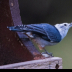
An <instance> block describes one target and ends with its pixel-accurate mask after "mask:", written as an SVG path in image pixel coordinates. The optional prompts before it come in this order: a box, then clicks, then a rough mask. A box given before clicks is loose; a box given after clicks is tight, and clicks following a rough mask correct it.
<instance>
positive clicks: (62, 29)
mask: <svg viewBox="0 0 72 72" xmlns="http://www.w3.org/2000/svg"><path fill="white" fill-rule="evenodd" d="M55 27H56V28H57V29H58V30H59V32H60V34H61V36H62V39H63V38H64V37H65V36H66V35H67V32H68V30H69V29H70V28H71V27H72V23H61V24H56V25H55Z"/></svg>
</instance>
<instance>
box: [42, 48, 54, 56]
mask: <svg viewBox="0 0 72 72" xmlns="http://www.w3.org/2000/svg"><path fill="white" fill-rule="evenodd" d="M44 50H45V52H43V53H42V54H47V55H48V56H49V57H54V56H53V53H49V52H47V51H46V49H44Z"/></svg>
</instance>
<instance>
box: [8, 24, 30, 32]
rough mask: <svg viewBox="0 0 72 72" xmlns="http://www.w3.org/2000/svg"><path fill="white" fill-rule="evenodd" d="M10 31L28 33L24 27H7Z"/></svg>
mask: <svg viewBox="0 0 72 72" xmlns="http://www.w3.org/2000/svg"><path fill="white" fill-rule="evenodd" d="M7 28H8V29H9V30H10V31H16V32H28V31H29V30H28V28H27V27H26V25H19V26H10V27H9V26H8V27H7Z"/></svg>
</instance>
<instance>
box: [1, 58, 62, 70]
mask: <svg viewBox="0 0 72 72" xmlns="http://www.w3.org/2000/svg"><path fill="white" fill-rule="evenodd" d="M0 69H62V58H59V57H52V58H46V59H40V60H32V61H27V62H21V63H15V64H10V65H5V66H0Z"/></svg>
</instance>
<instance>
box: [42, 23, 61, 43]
mask: <svg viewBox="0 0 72 72" xmlns="http://www.w3.org/2000/svg"><path fill="white" fill-rule="evenodd" d="M43 29H44V30H45V32H46V34H47V36H48V38H49V39H50V40H51V41H53V42H60V41H61V35H60V33H59V31H58V30H57V29H56V28H55V26H52V25H50V24H45V25H43Z"/></svg>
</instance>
